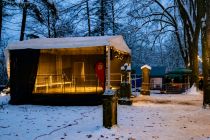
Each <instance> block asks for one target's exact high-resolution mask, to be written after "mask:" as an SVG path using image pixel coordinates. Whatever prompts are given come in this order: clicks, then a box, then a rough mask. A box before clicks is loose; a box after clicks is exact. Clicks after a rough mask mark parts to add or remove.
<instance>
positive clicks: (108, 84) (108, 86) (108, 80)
mask: <svg viewBox="0 0 210 140" xmlns="http://www.w3.org/2000/svg"><path fill="white" fill-rule="evenodd" d="M107 47H108V60H107V61H108V72H107V74H108V78H107V82H108V83H107V89H110V51H111V50H110V46H107Z"/></svg>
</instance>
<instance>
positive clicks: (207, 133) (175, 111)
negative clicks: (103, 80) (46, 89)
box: [0, 90, 210, 140]
mask: <svg viewBox="0 0 210 140" xmlns="http://www.w3.org/2000/svg"><path fill="white" fill-rule="evenodd" d="M191 91H193V90H191ZM8 99H9V95H1V96H0V105H2V106H1V108H0V140H14V139H15V140H48V139H49V140H59V139H60V140H62V139H64V140H107V139H108V140H152V139H154V140H155V139H160V140H190V139H193V140H210V110H209V109H203V108H202V94H190V91H188V93H183V94H157V93H155V92H152V93H151V96H142V95H140V96H138V97H136V98H132V99H133V100H134V103H133V105H132V106H126V105H118V125H117V126H114V127H112V128H111V129H106V128H104V127H103V126H102V125H103V124H102V122H103V118H102V112H103V110H102V106H101V105H99V106H40V105H9V104H5V103H6V102H8ZM2 102H4V104H2Z"/></svg>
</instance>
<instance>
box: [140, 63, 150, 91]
mask: <svg viewBox="0 0 210 140" xmlns="http://www.w3.org/2000/svg"><path fill="white" fill-rule="evenodd" d="M141 70H142V84H141V94H142V95H150V76H149V75H150V70H151V67H150V66H148V65H144V66H142V67H141Z"/></svg>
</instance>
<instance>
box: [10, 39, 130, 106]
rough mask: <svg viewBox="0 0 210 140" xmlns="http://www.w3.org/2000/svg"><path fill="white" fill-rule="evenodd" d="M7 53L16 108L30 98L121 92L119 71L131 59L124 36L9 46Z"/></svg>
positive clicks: (12, 97) (13, 100) (45, 40)
mask: <svg viewBox="0 0 210 140" xmlns="http://www.w3.org/2000/svg"><path fill="white" fill-rule="evenodd" d="M6 52H7V55H8V60H9V61H8V62H9V63H8V73H9V76H10V88H11V101H10V102H11V103H13V104H17V103H24V102H28V100H30V99H31V97H32V96H31V95H40V94H47V95H50V94H68V95H69V94H71V95H76V94H77V95H78V94H82V95H88V94H97V95H101V94H102V93H103V92H104V90H105V89H110V88H112V89H118V88H119V87H120V82H121V74H120V73H121V71H120V67H121V66H122V65H123V64H124V63H126V62H127V63H130V55H131V51H130V49H129V48H128V46H127V45H126V43H125V41H124V40H123V37H122V36H100V37H70V38H42V39H31V40H25V41H20V42H16V43H11V44H9V45H8V47H7V48H6Z"/></svg>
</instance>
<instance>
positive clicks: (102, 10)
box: [100, 0, 105, 36]
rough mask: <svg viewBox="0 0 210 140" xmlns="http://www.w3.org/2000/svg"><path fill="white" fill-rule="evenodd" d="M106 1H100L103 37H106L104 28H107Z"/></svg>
mask: <svg viewBox="0 0 210 140" xmlns="http://www.w3.org/2000/svg"><path fill="white" fill-rule="evenodd" d="M104 6H105V1H104V0H100V31H101V36H104V28H105V23H104V22H105V17H104V14H105V7H104Z"/></svg>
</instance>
